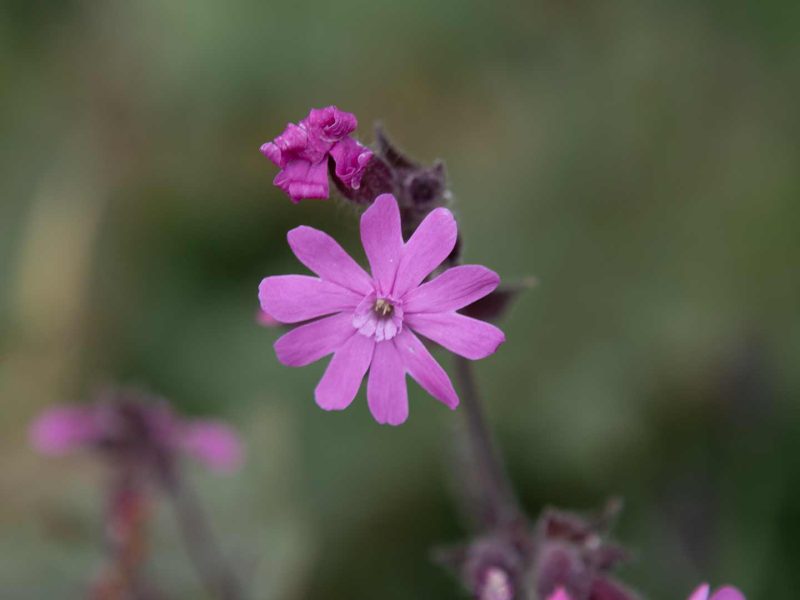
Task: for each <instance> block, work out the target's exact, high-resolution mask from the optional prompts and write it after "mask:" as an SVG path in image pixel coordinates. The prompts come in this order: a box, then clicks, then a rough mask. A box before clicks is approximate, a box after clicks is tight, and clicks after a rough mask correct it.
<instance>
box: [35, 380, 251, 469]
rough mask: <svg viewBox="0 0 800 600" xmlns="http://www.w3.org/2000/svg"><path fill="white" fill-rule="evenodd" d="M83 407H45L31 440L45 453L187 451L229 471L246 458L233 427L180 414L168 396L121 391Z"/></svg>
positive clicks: (200, 460)
mask: <svg viewBox="0 0 800 600" xmlns="http://www.w3.org/2000/svg"><path fill="white" fill-rule="evenodd" d="M116 394H117V395H116V396H113V397H112V399H111V400H109V399H103V400H101V401H99V402H96V403H94V404H87V405H85V406H59V407H55V408H48V409H45V410H44V411H43V412H42V413H41V415H39V416H38V417H37V418H36V419H35V420H34V421H33V423H32V424H31V427H30V431H29V438H30V442H31V445H32V446H33V447H34V448H35V449H36V450H37V451H39V452H41V453H42V454H49V455H64V454H67V453H69V452H72V451H75V450H79V449H85V448H96V449H98V450H101V451H103V452H107V453H112V454H113V455H115V456H118V455H120V453H133V454H134V455H141V456H143V457H145V458H146V457H147V456H149V455H150V454H152V451H156V452H161V453H167V454H168V455H171V454H174V453H175V452H176V451H179V452H183V453H185V454H186V455H188V456H191V457H192V458H194V459H196V460H198V461H199V462H201V463H202V464H203V465H204V466H206V467H207V468H209V469H212V470H215V471H231V470H234V469H236V468H237V467H239V466H240V465H241V464H242V462H243V459H244V450H243V447H242V443H241V441H240V440H239V437H238V435H237V434H236V432H235V431H234V429H233V428H232V427H230V426H229V425H226V424H225V423H223V422H221V421H214V420H192V419H182V418H180V417H179V416H178V415H176V414H175V413H174V412H173V411H172V410H171V409H170V407H169V406H168V405H167V404H166V402H164V401H155V402H152V401H151V402H143V401H140V400H139V399H132V398H131V393H130V392H117V393H116Z"/></svg>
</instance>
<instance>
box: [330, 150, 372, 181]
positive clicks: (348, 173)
mask: <svg viewBox="0 0 800 600" xmlns="http://www.w3.org/2000/svg"><path fill="white" fill-rule="evenodd" d="M331 157H333V161H334V163H335V164H336V169H335V171H336V176H337V177H338V178H339V179H340V180H341V182H342V183H344V184H345V185H346V186H348V187H350V188H352V189H354V190H357V189H358V188H359V187H360V186H361V178H362V177H363V176H364V171H365V170H366V168H367V165H368V164H369V161H370V160H371V159H372V150H370V149H369V148H367V147H366V146H362V145H361V144H359V143H358V142H357V141H355V140H354V139H352V138H345V139H343V140H342V141H341V142H339V143H337V144H336V145H335V146H334V147H333V148H331Z"/></svg>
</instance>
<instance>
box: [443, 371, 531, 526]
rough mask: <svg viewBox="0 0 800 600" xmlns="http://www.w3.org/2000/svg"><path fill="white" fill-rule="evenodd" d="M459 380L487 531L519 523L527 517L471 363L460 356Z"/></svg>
mask: <svg viewBox="0 0 800 600" xmlns="http://www.w3.org/2000/svg"><path fill="white" fill-rule="evenodd" d="M455 362H456V377H457V381H458V386H459V391H460V394H461V406H462V408H463V411H464V415H465V418H466V431H465V435H466V438H467V445H468V449H469V450H468V451H469V453H470V454H471V459H472V461H473V463H474V465H475V480H474V484H475V488H476V489H475V490H474V493H475V494H476V497H477V498H478V500H479V502H480V505H481V509H480V513H481V514H480V515H479V521H480V522H482V524H483V526H484V527H485V528H486V529H493V528H497V527H503V526H506V525H510V524H511V523H513V522H517V521H518V520H519V519H520V518H521V517H522V516H523V515H522V513H521V511H520V508H519V503H518V502H517V498H516V494H515V493H514V488H513V486H512V485H511V481H510V479H509V478H508V474H507V472H506V469H505V466H504V464H503V461H502V459H501V458H500V455H499V454H498V452H497V450H496V448H495V445H494V442H493V439H492V434H491V431H490V429H489V425H488V423H487V421H486V415H485V413H484V411H483V406H482V404H481V400H480V396H479V393H478V386H477V383H476V381H475V373H474V371H473V367H472V363H471V361H469V360H467V359H465V358H462V357H460V356H457V357H456V359H455Z"/></svg>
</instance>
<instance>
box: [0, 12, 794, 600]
mask: <svg viewBox="0 0 800 600" xmlns="http://www.w3.org/2000/svg"><path fill="white" fill-rule="evenodd" d="M0 7H1V8H0V131H2V135H0V153H1V154H2V158H1V160H0V281H2V284H0V395H1V398H0V402H1V406H2V415H3V416H2V419H0V450H2V452H0V597H2V598H3V599H17V598H20V599H22V598H25V599H27V598H79V597H81V596H82V595H83V593H84V589H85V588H84V586H85V584H86V582H87V581H88V580H89V579H90V578H91V576H92V574H93V573H95V572H96V571H97V568H98V567H99V565H100V563H101V561H102V547H101V544H100V539H101V534H102V529H101V522H100V516H101V515H100V510H101V508H102V494H101V488H100V486H101V485H102V482H103V473H102V470H101V469H100V468H98V467H97V465H95V464H94V463H93V462H92V461H91V460H88V459H87V458H85V457H83V458H81V457H75V458H69V459H63V460H58V459H46V458H42V457H39V456H36V455H35V454H34V453H33V452H32V450H31V449H30V448H29V447H28V446H27V444H26V440H25V429H26V427H27V423H28V422H29V421H30V419H31V418H32V417H33V416H34V415H35V414H36V413H37V412H38V411H40V410H41V409H42V408H43V407H45V406H48V405H50V404H52V403H55V402H59V401H79V400H81V399H83V398H85V397H86V396H87V395H88V394H89V392H90V391H91V390H92V389H93V388H94V387H95V386H96V385H98V384H102V383H105V382H109V381H121V382H124V383H133V384H139V385H144V386H147V387H149V388H150V389H153V390H155V391H158V392H160V393H163V394H164V395H166V396H168V397H169V398H171V399H173V400H174V402H175V403H176V405H177V406H178V407H179V408H180V409H181V410H183V411H184V412H186V413H189V414H193V415H214V416H220V417H222V418H225V419H228V420H230V421H231V422H233V423H234V424H235V425H236V426H237V427H239V428H240V429H241V431H242V433H243V436H244V437H245V439H246V442H247V446H248V462H247V465H246V467H245V468H244V469H243V471H242V472H241V473H238V474H236V475H234V476H230V477H215V476H212V475H209V474H207V473H204V472H202V471H200V470H199V469H196V470H194V471H193V472H192V479H193V481H194V483H195V484H196V485H197V486H198V487H199V488H200V490H201V491H202V493H203V496H204V499H205V502H206V504H207V506H208V508H209V510H210V511H211V512H212V513H213V516H214V519H215V523H214V525H215V528H216V530H217V531H218V532H219V534H220V535H221V536H222V537H224V546H225V549H226V551H227V552H228V553H229V554H230V555H231V556H232V557H234V559H235V561H236V564H237V566H238V567H239V569H240V570H241V571H242V572H243V573H244V574H245V575H246V580H247V581H248V585H249V586H250V587H251V589H252V590H253V591H254V592H253V593H254V597H256V598H265V599H300V598H304V599H305V598H314V599H319V598H323V599H333V600H336V599H347V600H360V599H364V600H367V599H369V600H374V599H376V598H381V599H395V598H396V599H408V598H459V597H461V595H460V591H459V589H458V587H457V586H456V585H455V583H454V582H453V581H452V580H451V579H450V577H449V576H448V575H447V574H446V573H445V572H443V571H442V570H440V569H439V568H438V567H436V566H433V565H432V564H431V563H430V562H429V560H428V552H429V549H430V548H431V547H432V546H434V545H436V544H439V543H442V542H452V541H456V540H458V539H460V538H461V537H462V535H463V534H464V531H465V530H464V528H463V526H462V523H461V522H460V519H459V517H458V515H457V514H456V513H455V511H454V509H453V505H452V502H451V500H450V491H451V490H452V488H453V483H454V482H453V477H452V475H451V472H452V468H451V460H450V459H451V458H452V457H451V454H452V452H451V450H450V441H451V438H452V435H453V430H454V428H455V427H456V426H457V423H458V422H459V421H460V419H461V417H462V415H460V414H459V413H458V412H456V413H450V412H449V411H447V410H445V409H443V408H442V407H441V405H439V404H438V403H436V402H434V401H432V400H431V399H430V398H428V397H426V396H425V395H424V394H423V393H422V392H421V391H420V390H419V389H418V388H416V387H415V386H412V388H413V389H412V392H411V403H412V406H411V417H410V419H409V421H408V422H407V424H405V425H404V426H402V427H399V428H394V429H393V428H387V427H380V426H378V425H376V424H375V423H374V422H373V421H372V419H371V417H370V416H369V414H368V410H367V407H366V402H365V400H364V398H363V393H362V395H360V396H359V398H358V399H357V400H356V402H355V403H354V405H353V406H352V407H351V408H350V409H349V410H347V411H346V412H344V413H336V414H329V413H325V412H323V411H321V410H319V409H318V408H317V407H316V406H315V405H314V402H313V397H312V395H313V387H314V385H315V382H316V380H317V379H318V377H319V376H320V374H321V372H322V369H323V367H324V364H322V363H321V364H318V365H315V366H312V367H309V368H305V369H286V368H284V367H281V366H280V365H279V364H278V362H277V361H276V359H275V357H274V353H273V351H272V348H271V345H272V342H273V341H274V339H275V338H276V337H277V335H278V332H277V331H274V330H268V329H263V328H260V327H258V326H256V325H255V324H254V312H255V310H256V305H257V301H256V288H257V285H258V282H259V280H260V278H261V277H263V276H265V275H267V274H275V273H288V272H295V271H297V270H298V266H299V265H298V264H297V262H296V261H295V259H294V258H293V257H292V256H291V254H290V252H289V249H288V247H287V245H286V242H285V232H286V231H287V230H288V229H290V228H292V227H294V226H296V225H298V224H301V223H304V224H309V225H313V226H316V227H320V228H322V229H325V230H326V231H329V232H330V233H332V234H333V235H334V236H335V237H336V238H338V239H340V240H342V241H343V243H344V244H345V246H346V247H347V248H349V249H351V250H353V251H355V252H358V240H357V221H356V213H355V211H354V210H352V209H350V208H348V207H346V206H343V205H342V204H340V203H338V202H315V201H308V202H304V203H303V204H301V205H300V206H293V205H292V204H291V203H290V202H289V201H288V199H287V198H285V197H284V196H283V195H282V194H281V193H280V192H279V190H277V189H276V188H274V187H273V186H272V185H271V181H272V178H273V176H274V175H275V168H274V167H273V166H272V165H271V164H270V163H269V162H268V161H266V160H265V159H264V158H263V157H262V156H261V155H260V154H259V152H258V148H259V146H260V144H261V143H262V142H264V141H266V140H268V139H270V138H271V137H273V136H274V135H277V134H278V133H280V132H281V131H282V129H283V127H284V125H285V123H286V122H287V121H289V120H294V121H296V120H298V119H300V118H302V117H303V116H304V115H305V114H306V112H307V110H308V109H309V108H310V107H313V106H324V105H327V104H331V103H335V104H337V105H339V106H340V107H342V108H344V109H346V110H349V111H352V112H355V113H356V114H357V115H358V117H359V119H360V121H361V127H360V129H359V135H360V138H361V140H362V141H365V142H371V141H372V140H373V135H372V131H371V123H373V122H374V121H376V120H382V121H383V122H384V124H385V125H386V127H387V129H388V131H389V132H390V133H391V134H392V135H393V137H394V138H395V139H396V141H397V142H398V143H399V144H400V145H401V146H402V147H404V148H406V149H407V150H409V151H410V152H411V153H412V154H415V155H417V156H418V157H419V158H421V159H424V160H426V161H431V160H433V159H435V158H437V157H442V158H444V159H445V160H446V161H447V166H448V170H449V175H450V182H451V188H452V190H453V192H454V195H455V198H456V200H457V204H456V207H455V209H456V212H457V216H458V217H459V220H460V227H461V231H462V232H463V235H464V238H465V242H466V246H465V258H466V260H468V261H470V262H480V263H483V264H486V265H488V266H490V267H491V268H493V269H495V270H497V271H498V272H500V273H501V275H502V276H503V277H504V278H506V279H507V280H509V281H511V280H514V279H517V278H521V277H525V276H528V275H535V276H536V277H538V278H539V280H540V285H539V286H538V287H537V288H536V289H534V290H532V291H531V292H529V293H527V295H525V296H524V297H523V298H521V299H520V301H519V302H518V303H517V304H516V305H515V307H514V309H513V311H512V312H511V314H510V315H509V317H508V318H507V319H506V320H505V322H504V323H503V327H504V329H505V331H506V332H507V336H508V342H507V343H506V344H505V345H504V346H503V347H502V348H501V350H500V351H499V352H498V353H497V354H496V355H495V356H493V357H492V358H490V359H488V360H485V361H482V362H481V363H480V364H479V365H478V373H479V376H480V379H481V385H482V388H483V391H484V393H485V396H486V399H487V403H488V407H487V408H488V412H489V415H490V418H491V421H492V423H493V425H494V426H495V427H496V431H497V435H498V439H499V441H500V444H501V446H502V447H503V449H504V451H505V453H506V455H507V458H508V462H509V467H510V470H511V473H512V475H513V478H514V480H515V481H516V482H517V484H518V486H519V490H520V494H521V496H522V498H523V500H524V503H525V505H526V507H527V508H528V509H529V511H530V512H531V513H532V514H535V513H537V512H538V511H539V510H540V509H541V508H542V507H543V506H545V505H548V504H553V505H557V506H561V507H572V508H578V509H589V508H592V507H595V506H597V505H599V504H600V503H601V502H602V501H603V500H604V499H605V498H606V497H608V496H609V495H612V494H619V495H621V496H623V497H624V498H625V500H626V510H625V512H624V513H623V515H622V518H621V520H620V523H619V526H618V529H617V534H618V536H619V538H620V539H621V540H623V541H624V542H625V543H627V544H628V545H629V546H630V548H631V549H632V550H633V551H634V553H635V555H636V560H635V561H634V562H633V563H632V564H631V565H630V566H628V567H626V568H625V569H624V570H623V572H622V575H623V577H624V578H625V579H626V580H627V581H629V582H630V583H631V584H632V585H635V586H637V587H639V588H640V589H641V590H643V591H644V592H645V595H646V596H647V597H651V598H655V599H660V598H663V599H668V598H684V597H685V596H686V595H688V592H689V591H690V589H691V588H692V587H693V586H694V585H695V584H696V583H697V582H699V581H700V580H705V579H710V580H712V581H714V582H721V581H722V580H725V581H731V582H735V583H737V584H739V585H740V586H741V587H742V589H743V590H744V591H745V592H747V593H748V597H749V598H750V599H751V600H759V599H766V598H789V597H793V595H794V594H795V593H797V590H798V589H800V544H799V543H798V542H797V540H798V538H800V435H798V434H799V433H800V430H799V429H798V428H799V427H800V406H799V405H798V396H799V392H800V375H799V374H798V370H797V369H796V368H795V365H796V363H797V359H798V357H800V319H798V316H799V315H798V311H799V309H800V281H799V280H800V277H799V275H800V273H799V271H798V260H799V259H800V203H799V202H798V200H799V199H800V168H799V167H800V144H798V139H800V111H798V105H800V102H799V101H798V92H800V77H799V76H798V75H799V74H800V52H798V51H799V50H800V38H798V34H797V32H798V27H800V4H798V3H797V2H791V1H786V2H781V1H778V0H768V1H763V2H758V3H756V2H749V3H748V2H724V1H721V0H716V1H706V2H688V1H673V2H666V1H656V0H644V1H642V0H619V1H612V2H599V3H598V2H588V1H574V0H570V1H566V0H546V1H538V2H526V1H523V0H517V1H511V2H505V3H489V2H480V1H478V0H436V1H434V2H431V1H430V0H426V1H422V0H408V1H406V2H385V1H382V0H371V1H367V0H340V1H339V2H336V3H328V2H322V1H316V2H288V1H287V2H271V1H263V0H229V1H228V2H212V1H210V0H191V1H190V0H158V1H156V0H140V1H138V2H127V1H122V0H111V1H108V2H89V1H82V2H80V1H74V0H71V1H70V0H62V1H60V2H48V1H45V0H3V1H2V3H0ZM441 358H442V360H443V361H446V358H447V357H445V356H443V355H442V356H441ZM446 364H447V363H446ZM447 366H448V367H449V364H447ZM162 512H163V514H159V517H158V518H159V520H160V522H159V526H158V527H157V528H156V530H155V531H154V533H153V535H154V540H153V549H152V555H151V560H150V567H149V568H150V572H151V574H152V578H153V580H154V581H155V582H156V583H157V584H158V586H159V587H160V588H161V589H162V590H163V591H164V592H165V593H166V594H167V595H168V596H169V597H171V598H200V597H203V596H202V591H201V590H200V589H199V587H198V585H197V583H196V581H195V579H194V577H193V574H192V572H191V570H190V568H189V566H188V562H187V560H186V558H185V556H184V554H183V553H182V551H181V549H180V547H179V545H178V544H177V542H176V538H175V535H174V524H173V523H172V520H171V519H170V514H169V512H168V511H166V509H164V510H163V511H162ZM790 594H792V596H790Z"/></svg>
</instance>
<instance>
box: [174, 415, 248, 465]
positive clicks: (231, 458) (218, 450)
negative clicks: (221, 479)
mask: <svg viewBox="0 0 800 600" xmlns="http://www.w3.org/2000/svg"><path fill="white" fill-rule="evenodd" d="M180 444H181V447H182V448H183V450H184V451H185V452H186V453H187V454H190V455H191V456H192V457H194V458H195V459H197V460H199V461H200V462H201V463H203V464H204V465H205V466H206V467H208V468H209V469H211V470H213V471H221V472H225V471H234V470H236V469H237V468H239V467H240V466H241V464H242V462H243V461H244V449H243V448H242V442H241V440H240V439H239V436H238V435H237V433H236V431H235V430H234V429H233V428H232V427H231V426H230V425H227V424H225V423H222V422H220V421H193V422H191V423H189V424H188V425H187V426H186V427H185V429H184V431H183V432H182V433H181V440H180Z"/></svg>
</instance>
